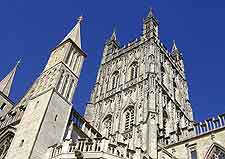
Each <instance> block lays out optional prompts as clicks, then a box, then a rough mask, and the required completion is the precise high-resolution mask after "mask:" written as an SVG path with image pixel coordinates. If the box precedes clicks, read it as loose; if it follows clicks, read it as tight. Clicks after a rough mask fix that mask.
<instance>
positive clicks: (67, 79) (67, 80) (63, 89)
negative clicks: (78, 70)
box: [62, 75, 69, 95]
mask: <svg viewBox="0 0 225 159" xmlns="http://www.w3.org/2000/svg"><path fill="white" fill-rule="evenodd" d="M68 82H69V75H67V76H66V80H65V83H64V85H63V88H62V95H63V94H64V92H65V91H66V87H67V84H68Z"/></svg>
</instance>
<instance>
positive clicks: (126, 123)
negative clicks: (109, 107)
mask: <svg viewBox="0 0 225 159" xmlns="http://www.w3.org/2000/svg"><path fill="white" fill-rule="evenodd" d="M121 116H122V120H121V121H122V131H127V130H131V129H132V127H133V125H134V124H135V109H134V105H128V106H126V107H125V108H124V109H123V110H122V114H121Z"/></svg>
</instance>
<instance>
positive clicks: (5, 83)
mask: <svg viewBox="0 0 225 159" xmlns="http://www.w3.org/2000/svg"><path fill="white" fill-rule="evenodd" d="M19 64H20V60H19V61H18V62H17V64H16V65H15V67H14V68H13V69H12V71H11V72H10V73H9V74H8V75H7V76H5V78H4V79H3V80H2V81H1V82H0V91H1V92H2V93H3V94H5V95H6V96H7V97H8V96H9V94H10V90H11V87H12V83H13V79H14V76H15V73H16V70H17V68H18V66H19Z"/></svg>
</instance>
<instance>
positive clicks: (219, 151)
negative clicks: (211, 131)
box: [205, 143, 225, 159]
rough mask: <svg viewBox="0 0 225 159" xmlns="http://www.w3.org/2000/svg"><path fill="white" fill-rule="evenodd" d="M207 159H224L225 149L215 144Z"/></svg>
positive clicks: (210, 149) (211, 147)
mask: <svg viewBox="0 0 225 159" xmlns="http://www.w3.org/2000/svg"><path fill="white" fill-rule="evenodd" d="M205 158H206V159H224V158H225V148H224V147H222V146H221V145H219V144H217V143H214V144H213V145H211V146H210V148H209V150H208V152H207V154H206V156H205Z"/></svg>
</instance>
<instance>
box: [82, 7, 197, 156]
mask: <svg viewBox="0 0 225 159" xmlns="http://www.w3.org/2000/svg"><path fill="white" fill-rule="evenodd" d="M158 29H159V23H158V20H157V18H156V17H155V16H154V14H153V11H152V10H150V12H149V14H148V16H147V17H146V18H145V20H144V24H143V35H142V36H141V37H140V38H139V39H136V40H134V41H132V42H130V43H129V44H128V45H127V46H124V47H120V46H119V45H118V44H119V42H118V40H117V39H116V38H115V37H116V36H115V35H116V34H115V32H114V33H113V35H112V37H111V38H110V40H109V41H108V42H107V43H106V44H105V48H104V52H103V57H102V62H101V65H100V68H99V71H98V75H97V79H96V83H95V86H94V89H93V92H92V95H91V99H90V104H88V106H87V109H86V113H85V118H86V119H87V120H89V122H91V123H92V125H93V126H94V127H95V128H96V129H98V130H99V131H100V132H101V133H102V135H103V136H105V137H107V138H108V139H109V140H110V142H111V143H115V144H117V145H120V144H122V143H123V144H127V145H129V149H131V150H134V151H136V152H139V151H143V153H144V154H145V155H146V156H148V157H147V158H149V156H150V157H151V158H153V159H156V158H157V150H158V145H159V144H161V145H165V144H166V142H167V140H168V138H169V137H170V136H171V135H173V137H174V138H173V140H174V141H179V133H180V132H181V129H182V128H185V127H188V126H191V125H192V120H193V116H192V109H191V105H190V102H189V97H188V86H187V82H186V78H185V72H184V65H183V57H182V54H181V53H180V51H179V50H178V49H177V47H176V45H175V44H174V46H173V49H172V52H171V53H169V51H167V50H166V48H165V47H164V45H163V43H162V42H160V39H159V33H158ZM139 157H140V156H139Z"/></svg>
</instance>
